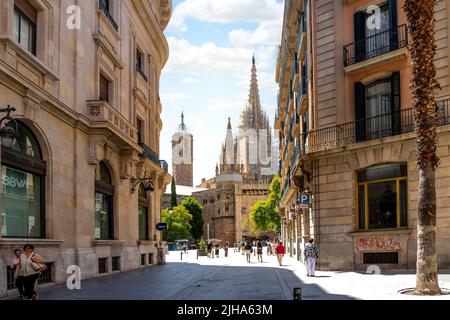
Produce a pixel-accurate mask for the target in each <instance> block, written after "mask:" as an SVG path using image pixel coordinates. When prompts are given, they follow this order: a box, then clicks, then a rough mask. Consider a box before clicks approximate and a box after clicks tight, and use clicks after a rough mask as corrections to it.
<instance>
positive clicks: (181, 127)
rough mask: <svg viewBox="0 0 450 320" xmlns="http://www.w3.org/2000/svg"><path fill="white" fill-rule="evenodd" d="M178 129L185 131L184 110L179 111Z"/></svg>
mask: <svg viewBox="0 0 450 320" xmlns="http://www.w3.org/2000/svg"><path fill="white" fill-rule="evenodd" d="M178 130H180V131H187V127H186V125H185V124H184V112H183V111H182V112H181V123H180V125H179V126H178Z"/></svg>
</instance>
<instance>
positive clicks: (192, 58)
mask: <svg viewBox="0 0 450 320" xmlns="http://www.w3.org/2000/svg"><path fill="white" fill-rule="evenodd" d="M167 41H168V42H169V47H170V59H169V61H168V63H167V66H166V67H165V68H164V71H165V72H173V73H179V72H187V73H191V74H211V73H230V72H231V73H239V72H242V70H246V69H248V67H249V61H251V60H250V59H251V56H252V52H253V51H252V50H250V49H244V48H224V47H218V46H217V45H216V44H214V43H213V42H207V43H204V44H202V45H201V46H196V45H193V44H191V43H189V42H188V41H187V40H185V39H178V38H175V37H168V38H167Z"/></svg>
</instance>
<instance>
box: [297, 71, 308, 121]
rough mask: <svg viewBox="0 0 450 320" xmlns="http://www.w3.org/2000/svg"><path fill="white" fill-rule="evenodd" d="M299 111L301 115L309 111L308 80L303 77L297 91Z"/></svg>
mask: <svg viewBox="0 0 450 320" xmlns="http://www.w3.org/2000/svg"><path fill="white" fill-rule="evenodd" d="M297 110H298V112H299V114H300V115H303V114H305V112H306V111H307V110H308V79H307V78H306V77H302V81H301V86H300V87H299V88H298V91H297Z"/></svg>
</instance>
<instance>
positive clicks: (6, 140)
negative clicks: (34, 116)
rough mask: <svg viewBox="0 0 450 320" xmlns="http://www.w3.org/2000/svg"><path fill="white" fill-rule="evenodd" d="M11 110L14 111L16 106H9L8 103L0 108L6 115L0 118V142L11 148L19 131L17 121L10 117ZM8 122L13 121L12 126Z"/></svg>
mask: <svg viewBox="0 0 450 320" xmlns="http://www.w3.org/2000/svg"><path fill="white" fill-rule="evenodd" d="M13 111H16V108H14V107H11V106H10V105H9V104H8V105H7V106H6V107H5V108H3V109H0V112H6V116H4V117H3V118H2V119H1V120H0V140H1V144H2V145H4V146H5V147H6V148H11V147H12V146H13V145H14V144H15V143H16V140H17V136H18V132H19V128H18V124H17V121H16V120H14V119H13V118H12V117H11V112H13ZM3 122H5V123H6V124H5V126H4V127H2V124H3ZM10 122H13V124H14V128H13V127H10V126H8V124H9V123H10Z"/></svg>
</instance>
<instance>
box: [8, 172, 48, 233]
mask: <svg viewBox="0 0 450 320" xmlns="http://www.w3.org/2000/svg"><path fill="white" fill-rule="evenodd" d="M1 176H2V181H3V192H2V207H3V208H2V212H1V216H0V217H1V220H2V221H1V228H2V230H1V234H2V236H3V237H16V238H17V237H21V238H41V237H43V234H42V233H43V232H42V231H43V230H42V229H43V228H42V227H43V221H42V219H43V216H42V207H41V205H42V203H41V202H42V199H41V197H42V194H41V192H42V191H43V190H42V184H43V180H42V179H43V178H42V177H41V176H39V175H36V174H32V173H28V172H25V171H22V170H19V169H15V168H12V167H9V166H2V174H1Z"/></svg>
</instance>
